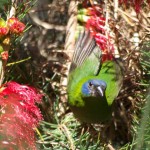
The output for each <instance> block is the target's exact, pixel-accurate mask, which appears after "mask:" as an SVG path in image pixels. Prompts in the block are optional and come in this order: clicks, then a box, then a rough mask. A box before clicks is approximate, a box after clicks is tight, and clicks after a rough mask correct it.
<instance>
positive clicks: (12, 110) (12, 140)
mask: <svg viewBox="0 0 150 150" xmlns="http://www.w3.org/2000/svg"><path fill="white" fill-rule="evenodd" d="M41 98H42V95H41V94H38V93H37V91H36V90H35V89H34V88H32V87H29V86H26V85H20V84H18V83H16V82H8V83H6V84H4V85H3V86H2V88H1V92H0V106H1V113H0V114H1V115H0V136H1V138H0V149H2V148H5V147H7V148H12V149H14V148H17V149H19V150H21V149H22V150H24V149H26V148H31V149H33V150H36V147H35V132H34V128H36V127H37V125H38V123H39V121H41V120H42V119H43V118H42V115H41V112H40V110H39V108H38V107H37V106H36V105H35V103H36V102H37V103H39V102H41Z"/></svg>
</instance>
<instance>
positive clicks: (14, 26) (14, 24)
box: [7, 17, 25, 34]
mask: <svg viewBox="0 0 150 150" xmlns="http://www.w3.org/2000/svg"><path fill="white" fill-rule="evenodd" d="M7 25H8V27H9V30H10V32H11V33H14V34H20V33H22V32H23V31H24V29H25V25H24V24H23V23H22V22H20V21H19V20H18V19H17V18H14V17H12V18H9V19H8V20H7Z"/></svg>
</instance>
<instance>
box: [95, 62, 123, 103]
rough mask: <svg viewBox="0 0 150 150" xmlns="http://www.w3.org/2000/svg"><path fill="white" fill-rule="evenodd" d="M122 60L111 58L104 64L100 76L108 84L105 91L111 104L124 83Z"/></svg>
mask: <svg viewBox="0 0 150 150" xmlns="http://www.w3.org/2000/svg"><path fill="white" fill-rule="evenodd" d="M120 63H121V62H120V60H117V59H116V60H110V61H106V62H104V63H103V64H102V67H101V70H100V72H99V74H98V77H99V78H100V79H101V80H104V81H105V82H106V84H107V88H106V91H105V95H106V99H107V102H108V104H109V105H111V104H112V103H113V101H114V99H115V98H116V97H117V96H118V94H119V91H120V89H121V86H122V83H123V74H122V69H121V66H120Z"/></svg>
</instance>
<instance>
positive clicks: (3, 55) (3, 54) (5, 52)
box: [1, 51, 8, 60]
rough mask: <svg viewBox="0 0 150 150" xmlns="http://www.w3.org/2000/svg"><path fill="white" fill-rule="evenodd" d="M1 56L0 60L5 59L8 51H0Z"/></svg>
mask: <svg viewBox="0 0 150 150" xmlns="http://www.w3.org/2000/svg"><path fill="white" fill-rule="evenodd" d="M1 58H2V60H7V59H8V51H3V52H1Z"/></svg>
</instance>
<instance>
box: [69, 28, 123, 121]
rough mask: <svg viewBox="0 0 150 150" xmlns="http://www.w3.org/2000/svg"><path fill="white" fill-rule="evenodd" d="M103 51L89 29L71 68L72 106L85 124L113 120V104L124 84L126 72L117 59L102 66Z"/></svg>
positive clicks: (80, 40) (80, 38)
mask: <svg viewBox="0 0 150 150" xmlns="http://www.w3.org/2000/svg"><path fill="white" fill-rule="evenodd" d="M101 60H102V51H101V50H100V48H99V47H98V46H97V44H96V42H95V39H94V38H93V37H92V35H91V34H90V32H89V31H88V30H84V31H81V32H80V34H79V36H78V39H77V41H76V44H75V51H74V55H73V59H72V63H71V67H70V73H69V79H68V86H67V93H68V103H69V106H70V108H71V110H72V111H73V113H74V115H75V117H76V118H78V119H79V120H80V121H81V122H85V123H101V122H105V121H108V120H110V119H111V116H112V104H113V102H114V99H115V98H116V97H117V95H118V93H119V91H120V89H121V85H122V80H123V76H122V69H121V67H120V64H119V63H118V61H117V60H116V59H113V60H107V61H104V62H103V63H102V61H101Z"/></svg>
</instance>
